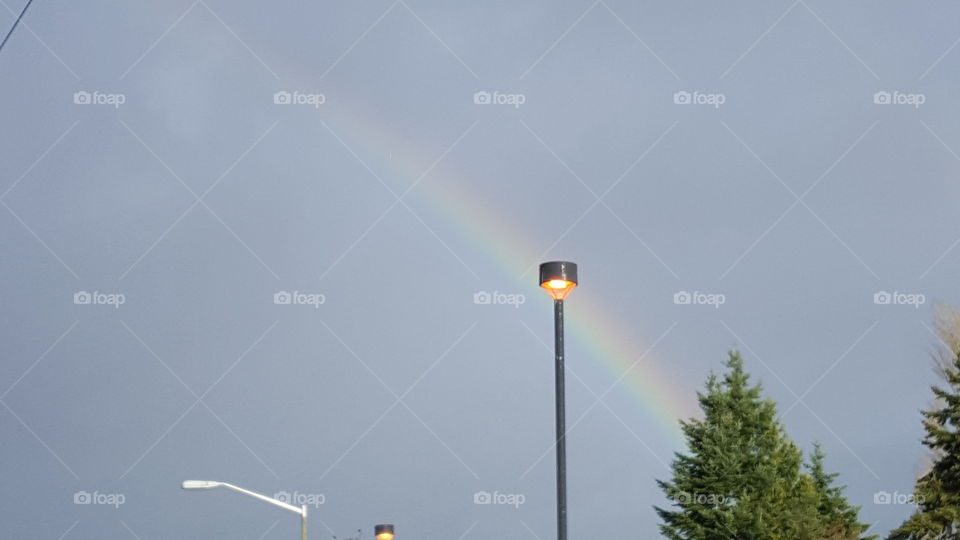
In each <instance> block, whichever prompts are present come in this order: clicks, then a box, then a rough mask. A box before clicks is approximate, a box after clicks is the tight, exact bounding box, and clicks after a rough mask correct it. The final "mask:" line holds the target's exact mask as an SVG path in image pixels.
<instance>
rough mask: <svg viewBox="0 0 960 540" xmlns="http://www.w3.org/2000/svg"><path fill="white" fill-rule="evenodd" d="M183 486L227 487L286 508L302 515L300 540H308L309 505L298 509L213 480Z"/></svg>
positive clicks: (195, 487) (184, 483) (190, 481)
mask: <svg viewBox="0 0 960 540" xmlns="http://www.w3.org/2000/svg"><path fill="white" fill-rule="evenodd" d="M181 486H182V487H183V489H212V488H217V487H225V488H227V489H232V490H234V491H238V492H240V493H243V494H244V495H249V496H251V497H253V498H255V499H260V500H261V501H265V502H268V503H270V504H273V505H276V506H279V507H280V508H284V509H287V510H290V511H291V512H295V513H297V514H300V540H307V505H303V506H301V507H300V508H297V507H296V506H293V505H292V504H287V503H285V502H283V501H279V500H277V499H274V498H273V497H268V496H266V495H261V494H260V493H256V492H253V491H250V490H248V489H243V488H242V487H239V486H235V485H233V484H228V483H226V482H216V481H213V480H184V481H183V484H181Z"/></svg>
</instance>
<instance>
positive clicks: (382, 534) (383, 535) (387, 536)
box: [373, 524, 393, 540]
mask: <svg viewBox="0 0 960 540" xmlns="http://www.w3.org/2000/svg"><path fill="white" fill-rule="evenodd" d="M373 534H374V535H375V536H376V537H377V540H393V525H389V524H387V525H376V526H374V528H373Z"/></svg>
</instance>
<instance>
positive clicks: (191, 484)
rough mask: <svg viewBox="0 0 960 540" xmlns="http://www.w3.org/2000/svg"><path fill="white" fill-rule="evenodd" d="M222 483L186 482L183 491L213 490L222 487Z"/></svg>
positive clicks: (182, 485) (208, 481) (205, 481)
mask: <svg viewBox="0 0 960 540" xmlns="http://www.w3.org/2000/svg"><path fill="white" fill-rule="evenodd" d="M220 484H221V482H214V481H212V480H184V481H183V484H181V487H182V488H183V489H211V488H215V487H218V486H220Z"/></svg>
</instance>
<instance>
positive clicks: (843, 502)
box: [807, 443, 874, 539]
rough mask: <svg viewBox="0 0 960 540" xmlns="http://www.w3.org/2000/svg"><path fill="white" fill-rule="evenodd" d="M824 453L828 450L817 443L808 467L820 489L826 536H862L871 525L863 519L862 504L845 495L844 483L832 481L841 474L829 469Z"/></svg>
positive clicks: (821, 510)
mask: <svg viewBox="0 0 960 540" xmlns="http://www.w3.org/2000/svg"><path fill="white" fill-rule="evenodd" d="M825 457H826V454H824V453H823V450H822V449H821V448H820V444H819V443H814V445H813V454H812V455H811V456H810V463H809V464H808V465H807V468H808V469H809V471H810V479H811V481H812V482H813V487H814V489H815V490H816V493H817V501H818V502H817V512H818V513H819V514H820V522H821V523H822V525H823V531H824V532H823V534H824V536H823V537H824V538H836V539H841V538H859V537H860V533H862V532H864V531H866V530H867V529H868V528H870V526H869V525H867V524H865V523H860V521H859V512H860V507H858V506H850V503H848V502H847V499H846V497H844V496H843V490H844V489H845V486H834V485H833V481H834V480H835V479H836V478H837V476H838V474H837V473H828V472H826V469H825V468H824V466H823V459H824V458H825ZM870 538H874V537H870Z"/></svg>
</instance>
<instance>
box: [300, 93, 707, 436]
mask: <svg viewBox="0 0 960 540" xmlns="http://www.w3.org/2000/svg"><path fill="white" fill-rule="evenodd" d="M308 88H309V87H308ZM323 107H324V109H323V110H322V111H321V112H320V113H319V114H321V115H322V118H323V119H324V122H326V123H327V125H328V126H329V128H330V129H331V130H334V132H335V133H336V135H337V136H338V137H340V138H341V139H342V141H343V142H344V143H345V144H347V145H348V146H349V147H350V148H351V150H352V151H354V152H356V153H357V154H358V156H359V157H360V158H361V159H363V160H365V161H366V160H369V162H370V163H374V162H377V163H378V164H382V165H383V166H384V167H386V168H389V169H390V170H392V171H394V172H395V173H396V174H398V175H402V177H405V178H408V179H410V181H411V182H412V181H414V180H416V179H418V178H419V177H420V176H421V175H422V174H423V173H424V168H425V167H426V165H424V164H430V163H433V162H434V161H435V160H436V159H437V158H438V157H439V156H432V157H429V158H428V157H425V156H424V155H423V152H422V151H419V150H418V149H417V148H415V147H414V145H413V144H412V142H411V140H410V138H409V137H405V136H402V135H401V134H399V133H393V132H391V130H390V129H388V128H387V127H386V126H383V125H382V124H380V123H378V122H377V121H375V119H373V118H370V117H369V113H367V112H366V111H367V109H366V108H363V107H359V106H353V105H352V104H349V103H343V102H342V101H340V100H339V99H338V100H337V101H336V102H330V101H328V103H327V104H325V105H324V106H323ZM464 129H465V130H466V129H467V126H466V125H464ZM469 137H470V135H469V134H468V135H467V136H466V138H469ZM450 142H451V143H452V142H453V141H452V140H451V141H450ZM386 149H391V155H390V158H389V159H388V158H387V157H386V156H385V154H384V152H385V151H386ZM361 152H367V153H366V155H364V154H361ZM414 158H416V159H414ZM445 164H449V161H446V160H445V161H444V162H443V163H442V164H441V165H445ZM430 174H436V171H435V170H434V171H432V172H431V173H430ZM463 175H464V173H458V176H461V177H462V176H463ZM384 182H388V180H387V179H384ZM477 185H481V184H478V183H475V182H457V183H452V182H429V183H428V182H424V183H421V184H418V186H417V188H416V189H414V190H413V191H411V195H414V194H415V196H416V197H423V198H424V199H425V200H426V201H427V202H428V203H429V204H430V206H431V208H432V209H433V210H434V211H435V212H436V213H438V214H441V215H443V217H444V219H445V221H446V222H447V223H448V224H450V225H452V226H454V227H456V228H457V229H458V231H459V234H460V235H461V236H463V237H464V238H465V239H468V240H470V241H471V242H473V243H474V244H475V245H476V246H477V247H478V248H479V249H481V250H483V251H485V252H486V253H487V254H488V255H489V256H490V259H491V260H494V261H496V262H497V263H498V264H499V265H500V266H501V267H502V268H503V269H504V270H505V271H506V272H507V273H508V274H509V275H511V276H513V277H515V278H520V277H521V276H522V275H523V274H525V273H526V274H528V275H527V276H526V278H527V279H528V280H532V279H535V278H534V277H532V276H533V274H532V273H533V272H535V271H536V268H533V269H532V270H531V269H530V268H529V265H530V264H531V263H532V262H534V261H536V260H537V257H539V256H540V255H541V253H542V250H543V248H544V246H535V245H534V244H533V242H531V241H530V240H529V239H527V238H523V237H522V236H521V235H520V234H518V231H522V228H520V227H514V226H511V225H510V224H509V222H508V219H507V217H508V216H505V215H503V214H500V213H497V214H495V215H494V214H493V213H492V212H489V211H487V210H486V209H484V208H483V207H482V205H478V204H476V201H477V200H478V197H476V196H475V195H474V194H473V193H472V192H471V187H470V186H477ZM394 191H395V192H396V193H398V195H399V194H400V192H401V191H398V190H396V189H394ZM610 313H611V310H610V309H608V308H605V306H604V305H603V304H602V303H601V302H599V301H597V300H594V299H592V298H587V297H581V298H578V299H577V303H576V310H568V314H567V316H566V319H567V327H566V328H567V330H568V332H570V333H571V334H572V336H573V337H574V339H576V340H578V341H579V342H580V343H581V344H584V345H586V348H587V350H589V351H592V355H593V356H595V358H596V359H597V360H599V361H600V362H601V363H602V364H603V365H604V366H605V367H606V368H607V369H609V370H610V372H611V373H612V374H613V375H614V376H615V377H616V378H617V379H620V377H621V376H623V377H622V379H620V380H619V383H618V388H623V387H626V388H627V389H628V390H629V392H630V394H631V395H633V396H634V397H635V398H636V399H637V400H638V401H639V402H640V403H641V404H642V406H643V408H644V409H645V410H646V411H648V412H649V413H651V414H652V416H653V418H654V419H655V421H656V422H657V424H659V425H660V426H661V427H662V429H663V432H664V434H665V435H666V436H667V437H668V438H669V439H670V440H671V442H672V443H673V444H674V445H675V446H676V445H677V444H678V443H681V442H682V436H681V432H680V429H679V424H678V420H679V419H681V418H684V419H685V418H689V417H691V416H696V415H697V414H696V401H695V399H694V397H693V395H692V394H691V393H690V391H689V390H684V391H677V390H676V389H677V388H678V385H677V384H676V383H674V382H673V381H671V380H670V378H669V377H668V376H667V375H666V374H665V373H663V372H662V371H660V370H659V369H658V368H657V364H656V362H654V361H653V360H652V359H651V357H650V356H649V355H648V356H645V357H644V358H643V359H640V358H639V355H640V354H642V352H643V351H645V350H646V349H647V348H648V346H643V345H642V344H638V343H636V342H634V341H632V340H631V339H630V338H629V337H627V336H630V335H632V334H634V333H635V332H632V331H630V330H629V329H627V328H626V327H625V326H624V324H623V323H622V322H620V321H619V320H617V319H616V318H614V317H613V316H611V315H610ZM638 351H640V352H638ZM651 354H652V353H651ZM613 391H616V389H614V390H613Z"/></svg>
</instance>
